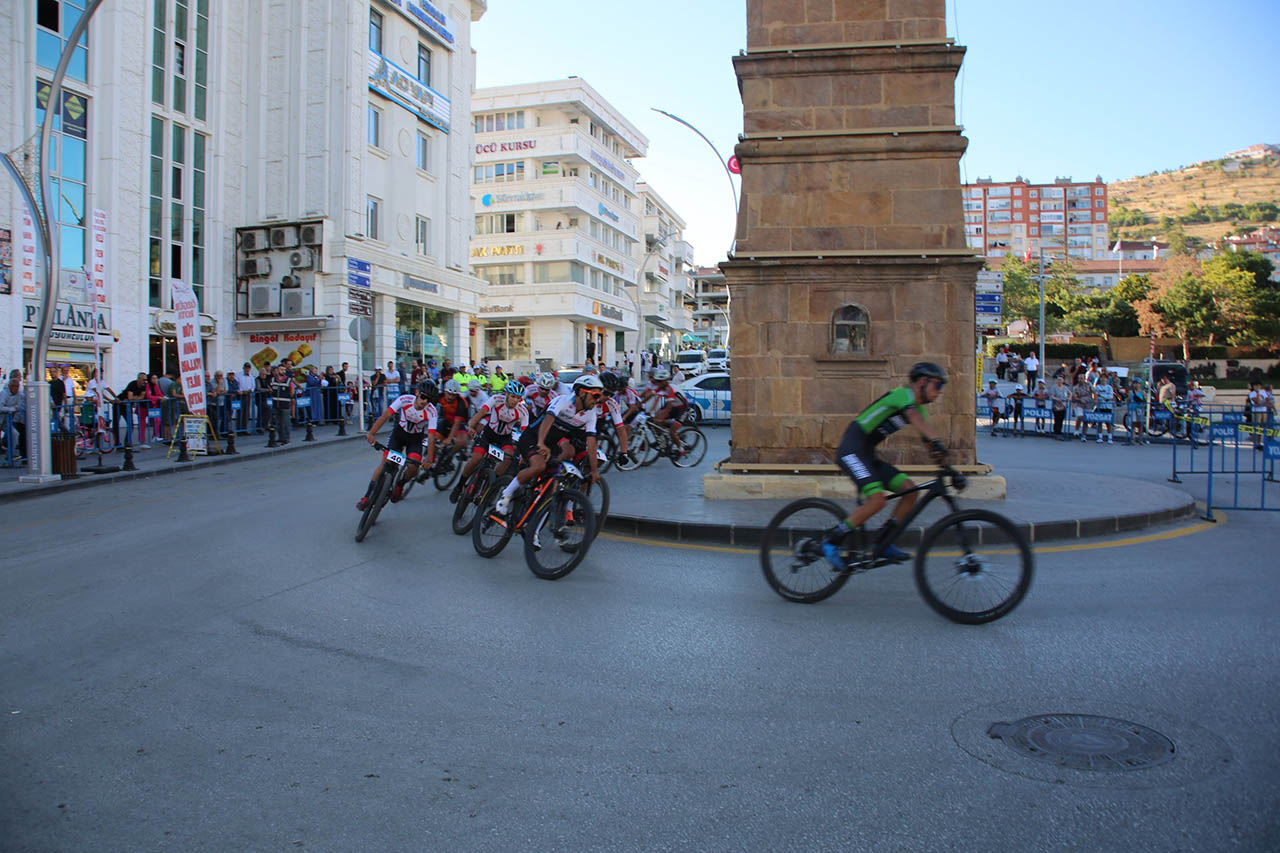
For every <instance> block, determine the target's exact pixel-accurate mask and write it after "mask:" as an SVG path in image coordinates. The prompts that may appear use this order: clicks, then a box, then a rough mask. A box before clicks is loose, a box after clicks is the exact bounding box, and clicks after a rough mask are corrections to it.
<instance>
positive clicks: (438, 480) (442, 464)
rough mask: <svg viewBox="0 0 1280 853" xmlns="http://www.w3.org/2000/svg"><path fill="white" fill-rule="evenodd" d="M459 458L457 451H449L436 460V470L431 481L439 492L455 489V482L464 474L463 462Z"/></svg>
mask: <svg viewBox="0 0 1280 853" xmlns="http://www.w3.org/2000/svg"><path fill="white" fill-rule="evenodd" d="M458 456H459V454H458V452H457V451H455V450H448V451H446V452H445V453H443V454H441V455H440V457H439V458H437V459H436V470H435V473H433V474H432V475H431V479H432V481H433V482H434V483H435V484H436V489H438V490H439V491H442V492H443V491H445V490H447V489H451V488H453V483H454V481H455V480H457V479H458V475H459V474H461V473H462V460H461V459H460V458H458Z"/></svg>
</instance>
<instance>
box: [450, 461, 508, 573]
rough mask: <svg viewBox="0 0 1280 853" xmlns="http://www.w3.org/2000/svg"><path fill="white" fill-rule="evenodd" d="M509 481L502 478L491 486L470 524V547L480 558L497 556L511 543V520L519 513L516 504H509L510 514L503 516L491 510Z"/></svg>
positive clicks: (506, 478) (506, 477)
mask: <svg viewBox="0 0 1280 853" xmlns="http://www.w3.org/2000/svg"><path fill="white" fill-rule="evenodd" d="M511 479H512V478H511V477H510V476H504V477H501V478H499V479H498V481H497V482H495V483H494V484H493V487H492V488H491V489H489V493H488V495H487V496H486V497H485V498H484V501H483V502H482V503H481V505H480V509H479V511H478V512H476V516H475V519H474V520H473V521H472V523H471V545H472V546H473V547H474V548H475V549H476V553H477V554H479V555H480V556H481V557H495V556H497V555H498V554H499V553H500V552H501V551H502V549H503V548H505V547H507V543H508V542H510V541H511V534H512V532H513V531H512V529H511V524H512V523H513V521H512V519H515V518H518V516H517V515H516V513H518V512H519V511H520V506H519V504H518V502H516V501H512V502H511V512H510V513H508V514H507V515H505V516H502V515H498V513H497V512H495V511H494V508H493V507H494V504H496V503H497V502H498V498H500V497H501V496H502V490H503V489H504V488H506V485H507V483H510V482H511ZM459 503H461V501H459Z"/></svg>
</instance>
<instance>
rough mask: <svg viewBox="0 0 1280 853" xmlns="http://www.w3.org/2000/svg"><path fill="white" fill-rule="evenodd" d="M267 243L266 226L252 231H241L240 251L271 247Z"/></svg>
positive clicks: (255, 250) (253, 250)
mask: <svg viewBox="0 0 1280 853" xmlns="http://www.w3.org/2000/svg"><path fill="white" fill-rule="evenodd" d="M270 248H271V246H270V245H269V244H268V243H267V231H266V229H265V228H255V229H253V230H252V231H241V232H240V251H242V252H261V251H262V250H263V249H270Z"/></svg>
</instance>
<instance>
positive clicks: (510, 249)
mask: <svg viewBox="0 0 1280 853" xmlns="http://www.w3.org/2000/svg"><path fill="white" fill-rule="evenodd" d="M523 254H524V246H476V247H475V248H473V249H472V250H471V257H473V258H500V257H505V256H508V255H523Z"/></svg>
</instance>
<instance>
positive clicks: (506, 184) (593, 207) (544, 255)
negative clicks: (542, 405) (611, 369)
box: [471, 77, 649, 369]
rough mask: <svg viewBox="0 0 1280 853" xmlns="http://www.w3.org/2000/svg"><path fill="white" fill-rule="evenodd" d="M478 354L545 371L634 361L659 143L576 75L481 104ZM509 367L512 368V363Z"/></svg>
mask: <svg viewBox="0 0 1280 853" xmlns="http://www.w3.org/2000/svg"><path fill="white" fill-rule="evenodd" d="M471 104H472V111H473V113H474V116H473V120H474V129H475V168H474V170H473V178H472V186H471V199H472V204H473V206H474V214H475V229H474V230H475V234H474V236H473V238H472V240H471V268H472V271H473V273H474V274H475V275H476V276H478V277H480V278H483V279H485V280H487V281H488V282H489V292H488V295H487V297H486V298H485V300H484V302H483V304H481V306H480V308H479V310H478V312H477V313H478V315H479V316H478V321H477V324H476V330H475V339H476V340H477V341H478V342H479V349H478V352H477V355H478V356H487V357H489V358H490V359H492V360H496V361H498V362H502V361H507V362H511V363H513V364H521V365H525V364H531V363H537V364H538V365H539V366H540V368H542V369H549V368H551V367H558V366H560V365H565V364H582V363H583V362H584V361H585V360H586V359H587V358H588V356H590V357H592V358H595V359H596V360H597V361H601V362H603V363H605V364H613V363H614V362H616V361H619V360H621V359H622V358H623V352H624V350H625V349H626V348H627V347H629V346H630V345H631V344H632V342H633V340H634V338H633V337H631V336H628V333H630V335H632V336H633V335H634V332H635V330H636V328H637V322H636V312H635V308H634V307H633V306H634V303H633V301H632V293H631V292H629V291H628V288H631V287H633V286H634V284H635V281H636V275H637V265H638V262H639V258H640V256H641V255H642V254H643V252H641V251H639V250H638V248H637V247H638V246H639V245H640V241H641V240H642V236H641V228H642V226H643V222H642V214H641V211H642V210H643V201H642V200H641V199H640V196H639V190H638V189H637V177H638V176H637V172H636V169H635V167H634V166H632V165H631V162H630V161H631V160H632V159H633V158H638V157H643V156H644V154H645V150H646V149H647V147H648V144H649V142H648V139H647V138H646V137H645V136H644V134H642V133H641V132H640V131H639V130H637V129H636V128H635V126H634V125H632V124H631V122H629V121H627V120H626V118H624V117H623V116H622V115H621V114H620V113H619V112H618V111H617V110H616V109H615V108H614V107H613V106H612V105H610V104H609V103H608V102H607V101H606V100H605V99H604V98H603V97H601V96H600V94H599V93H598V92H596V90H595V89H593V88H592V87H591V86H590V85H588V84H587V82H586V81H584V80H581V79H579V78H576V77H571V78H569V79H566V80H553V81H548V82H542V83H525V84H520V85H514V86H500V87H494V88H489V89H478V90H476V91H475V92H474V93H473V94H472V101H471ZM504 366H505V365H504Z"/></svg>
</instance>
